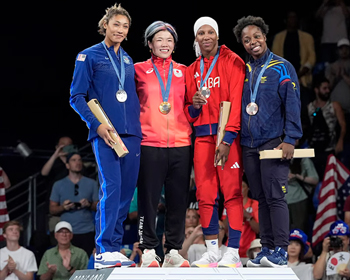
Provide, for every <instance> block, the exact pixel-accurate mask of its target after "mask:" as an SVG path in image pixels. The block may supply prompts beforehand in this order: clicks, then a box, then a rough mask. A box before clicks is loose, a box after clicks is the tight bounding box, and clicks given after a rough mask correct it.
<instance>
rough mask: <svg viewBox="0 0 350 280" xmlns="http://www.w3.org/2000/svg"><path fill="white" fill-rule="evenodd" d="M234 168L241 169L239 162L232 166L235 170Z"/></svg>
mask: <svg viewBox="0 0 350 280" xmlns="http://www.w3.org/2000/svg"><path fill="white" fill-rule="evenodd" d="M233 168H240V166H239V164H238V162H237V161H236V162H235V163H234V164H233V165H232V166H231V169H233Z"/></svg>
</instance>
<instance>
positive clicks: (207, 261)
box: [191, 251, 220, 267]
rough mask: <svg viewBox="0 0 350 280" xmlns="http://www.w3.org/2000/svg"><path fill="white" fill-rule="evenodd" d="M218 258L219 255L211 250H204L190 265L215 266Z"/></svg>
mask: <svg viewBox="0 0 350 280" xmlns="http://www.w3.org/2000/svg"><path fill="white" fill-rule="evenodd" d="M219 254H220V252H219ZM219 259H220V256H218V255H217V254H215V253H214V252H212V251H208V252H205V253H204V254H203V255H202V257H201V258H200V259H199V260H198V261H194V262H193V263H192V264H191V267H217V266H218V261H219Z"/></svg>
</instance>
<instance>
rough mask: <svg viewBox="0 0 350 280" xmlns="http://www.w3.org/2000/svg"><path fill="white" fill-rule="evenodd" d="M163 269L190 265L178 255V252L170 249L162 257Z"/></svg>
mask: <svg viewBox="0 0 350 280" xmlns="http://www.w3.org/2000/svg"><path fill="white" fill-rule="evenodd" d="M163 267H190V263H189V262H188V260H185V259H184V258H183V257H182V256H181V255H180V254H179V251H178V250H175V249H171V250H170V252H169V253H168V254H166V255H165V257H164V263H163Z"/></svg>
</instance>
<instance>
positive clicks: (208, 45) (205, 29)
mask: <svg viewBox="0 0 350 280" xmlns="http://www.w3.org/2000/svg"><path fill="white" fill-rule="evenodd" d="M218 40H219V38H218V35H217V34H216V31H215V29H214V28H213V27H211V26H210V25H203V26H201V27H200V28H199V29H198V31H197V35H196V41H197V42H198V44H199V47H200V49H201V52H202V54H203V55H204V56H205V57H206V58H209V57H210V56H214V55H215V54H216V52H217V49H218V45H219V43H218Z"/></svg>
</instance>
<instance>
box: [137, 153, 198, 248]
mask: <svg viewBox="0 0 350 280" xmlns="http://www.w3.org/2000/svg"><path fill="white" fill-rule="evenodd" d="M190 154H191V150H190V146H186V147H177V148H158V147H149V146H141V163H140V172H139V179H138V183H137V188H138V223H139V241H140V244H139V248H140V249H141V250H144V249H155V248H156V247H157V246H158V244H159V241H158V238H157V234H156V218H157V208H158V203H159V199H160V196H161V191H162V188H163V186H164V191H165V207H166V212H165V244H164V247H165V248H167V249H168V250H170V249H176V250H179V249H181V248H182V243H183V241H184V237H185V218H186V209H187V203H188V193H189V183H190V171H191V159H190Z"/></svg>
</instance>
